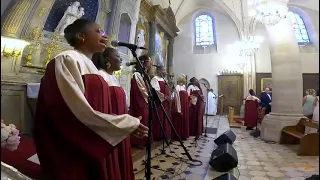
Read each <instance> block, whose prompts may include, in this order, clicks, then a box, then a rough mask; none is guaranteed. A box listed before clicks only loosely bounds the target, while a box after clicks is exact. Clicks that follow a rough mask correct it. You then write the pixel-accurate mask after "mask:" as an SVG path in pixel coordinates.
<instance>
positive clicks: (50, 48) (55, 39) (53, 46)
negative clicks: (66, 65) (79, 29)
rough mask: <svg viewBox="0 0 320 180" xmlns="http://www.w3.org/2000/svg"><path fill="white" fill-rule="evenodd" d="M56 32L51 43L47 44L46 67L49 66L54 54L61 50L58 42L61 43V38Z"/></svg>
mask: <svg viewBox="0 0 320 180" xmlns="http://www.w3.org/2000/svg"><path fill="white" fill-rule="evenodd" d="M57 33H58V32H57V31H55V32H54V33H53V34H52V36H51V41H49V42H48V43H46V50H47V59H46V61H45V65H47V64H48V63H49V62H50V61H51V57H52V53H53V52H54V51H55V50H57V49H58V48H59V45H58V42H60V36H59V34H57Z"/></svg>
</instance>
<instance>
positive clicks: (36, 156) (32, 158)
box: [27, 154, 40, 165]
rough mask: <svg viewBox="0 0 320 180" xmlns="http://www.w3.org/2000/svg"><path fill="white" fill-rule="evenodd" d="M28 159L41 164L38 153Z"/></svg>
mask: <svg viewBox="0 0 320 180" xmlns="http://www.w3.org/2000/svg"><path fill="white" fill-rule="evenodd" d="M27 160H28V161H31V162H33V163H36V164H38V165H40V162H39V159H38V155H37V154H35V155H33V156H31V157H29V158H28V159H27Z"/></svg>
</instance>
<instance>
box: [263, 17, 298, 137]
mask: <svg viewBox="0 0 320 180" xmlns="http://www.w3.org/2000/svg"><path fill="white" fill-rule="evenodd" d="M266 29H267V34H268V40H269V45H270V53H271V67H272V82H273V87H272V112H271V113H270V114H268V115H266V116H265V118H264V119H263V121H262V126H261V138H262V139H264V140H269V141H275V142H279V141H280V135H281V130H282V128H284V127H285V126H291V125H295V124H296V123H297V122H298V121H299V120H300V118H302V117H303V115H302V114H301V109H302V108H301V103H302V94H303V93H302V88H303V87H302V73H301V61H300V53H299V47H298V43H297V42H296V37H295V33H294V29H293V26H292V22H291V20H290V18H286V19H283V20H282V21H280V22H279V23H278V24H276V25H275V26H267V27H266Z"/></svg>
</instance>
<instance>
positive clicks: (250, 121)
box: [244, 98, 259, 128]
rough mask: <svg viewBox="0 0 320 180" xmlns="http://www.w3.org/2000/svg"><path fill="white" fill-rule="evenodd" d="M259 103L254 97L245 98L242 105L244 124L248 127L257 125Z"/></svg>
mask: <svg viewBox="0 0 320 180" xmlns="http://www.w3.org/2000/svg"><path fill="white" fill-rule="evenodd" d="M258 107H259V103H258V100H256V99H248V98H247V99H246V102H245V106H244V125H245V126H247V127H248V128H253V127H256V126H257V120H258Z"/></svg>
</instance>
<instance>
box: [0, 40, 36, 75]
mask: <svg viewBox="0 0 320 180" xmlns="http://www.w3.org/2000/svg"><path fill="white" fill-rule="evenodd" d="M29 44H30V43H29V42H27V41H24V40H21V39H14V38H9V37H4V36H1V56H3V57H12V58H13V61H12V67H13V72H15V71H16V61H17V58H18V57H20V56H21V55H22V52H23V49H24V48H25V47H26V46H27V45H29Z"/></svg>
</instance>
